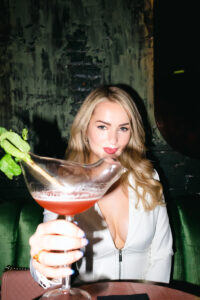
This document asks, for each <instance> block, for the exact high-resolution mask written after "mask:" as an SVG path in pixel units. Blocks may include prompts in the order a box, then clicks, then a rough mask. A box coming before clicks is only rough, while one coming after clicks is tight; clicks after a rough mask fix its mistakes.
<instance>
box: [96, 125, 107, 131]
mask: <svg viewBox="0 0 200 300" xmlns="http://www.w3.org/2000/svg"><path fill="white" fill-rule="evenodd" d="M97 128H98V129H101V130H105V129H106V126H105V125H99V126H97Z"/></svg>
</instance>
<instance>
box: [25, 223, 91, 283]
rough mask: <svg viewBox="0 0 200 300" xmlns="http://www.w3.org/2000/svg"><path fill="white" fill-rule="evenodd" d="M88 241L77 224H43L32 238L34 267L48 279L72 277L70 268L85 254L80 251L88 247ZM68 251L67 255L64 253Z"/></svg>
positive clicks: (30, 242) (30, 241)
mask: <svg viewBox="0 0 200 300" xmlns="http://www.w3.org/2000/svg"><path fill="white" fill-rule="evenodd" d="M87 243H88V240H87V239H86V238H85V234H84V232H83V231H82V230H81V229H80V228H79V227H78V226H76V225H75V224H73V223H71V222H68V221H66V220H54V221H49V222H46V223H42V224H40V225H39V226H38V227H37V230H36V232H35V233H34V234H33V235H32V236H31V238H30V240H29V244H30V246H31V256H32V257H34V256H35V255H38V257H37V260H36V259H33V263H32V264H33V267H34V268H35V269H36V270H38V272H40V273H41V274H43V275H44V276H46V277H47V278H61V277H66V276H68V275H71V274H72V273H73V271H72V270H71V269H70V267H64V266H66V265H71V264H72V263H74V262H75V261H77V260H79V259H80V258H81V257H82V256H83V253H82V251H80V250H78V249H80V248H81V247H84V246H86V245H87ZM64 251H66V253H64Z"/></svg>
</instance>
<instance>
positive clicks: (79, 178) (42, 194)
mask: <svg viewBox="0 0 200 300" xmlns="http://www.w3.org/2000/svg"><path fill="white" fill-rule="evenodd" d="M30 156H31V161H30V160H29V161H26V162H25V161H22V162H21V165H22V169H23V174H24V178H25V181H26V184H27V186H28V189H29V191H30V193H31V195H32V197H33V198H34V199H35V200H36V201H37V202H38V204H39V205H41V206H42V207H44V208H46V209H48V210H50V211H52V212H55V213H57V214H59V215H64V216H65V218H66V220H68V221H71V220H72V217H73V216H74V215H75V214H78V213H81V212H83V211H84V210H87V209H88V208H90V207H92V206H93V205H94V204H95V202H96V201H98V200H99V199H101V198H102V197H103V195H104V194H105V193H106V192H107V190H108V189H109V188H110V186H111V185H112V184H113V183H114V182H116V181H117V180H118V179H119V177H120V176H121V174H122V173H124V171H125V169H124V168H122V166H121V165H120V163H119V162H116V161H115V160H112V159H111V158H110V159H105V160H104V159H101V160H99V161H98V162H96V163H94V164H90V165H89V164H81V163H75V162H69V161H64V160H60V159H55V158H50V157H40V156H37V155H33V154H30ZM60 295H65V297H66V299H71V300H72V299H79V300H81V299H85V300H86V299H87V300H90V299H91V297H90V295H89V294H88V293H87V292H86V291H83V290H81V289H74V288H73V289H71V288H70V285H69V277H67V278H63V285H62V287H61V288H57V289H54V290H51V291H48V292H46V293H45V294H44V295H43V297H44V298H45V299H46V298H51V297H54V298H53V299H55V297H56V296H60Z"/></svg>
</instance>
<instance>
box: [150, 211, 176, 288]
mask: <svg viewBox="0 0 200 300" xmlns="http://www.w3.org/2000/svg"><path fill="white" fill-rule="evenodd" d="M157 209H158V215H157V222H156V230H155V234H154V238H153V240H152V243H151V246H150V250H149V264H148V269H147V272H146V274H145V279H146V280H151V281H157V282H165V283H168V282H169V280H170V272H171V259H172V255H173V251H172V233H171V229H170V225H169V218H168V214H167V209H166V207H165V206H159V207H157Z"/></svg>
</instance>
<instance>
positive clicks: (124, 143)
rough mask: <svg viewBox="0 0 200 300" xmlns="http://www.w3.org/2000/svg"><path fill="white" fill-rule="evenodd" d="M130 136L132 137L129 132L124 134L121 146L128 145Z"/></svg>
mask: <svg viewBox="0 0 200 300" xmlns="http://www.w3.org/2000/svg"><path fill="white" fill-rule="evenodd" d="M130 137H131V136H130V134H127V135H126V136H122V138H121V146H122V147H123V148H125V147H126V146H127V145H128V143H129V141H130Z"/></svg>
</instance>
